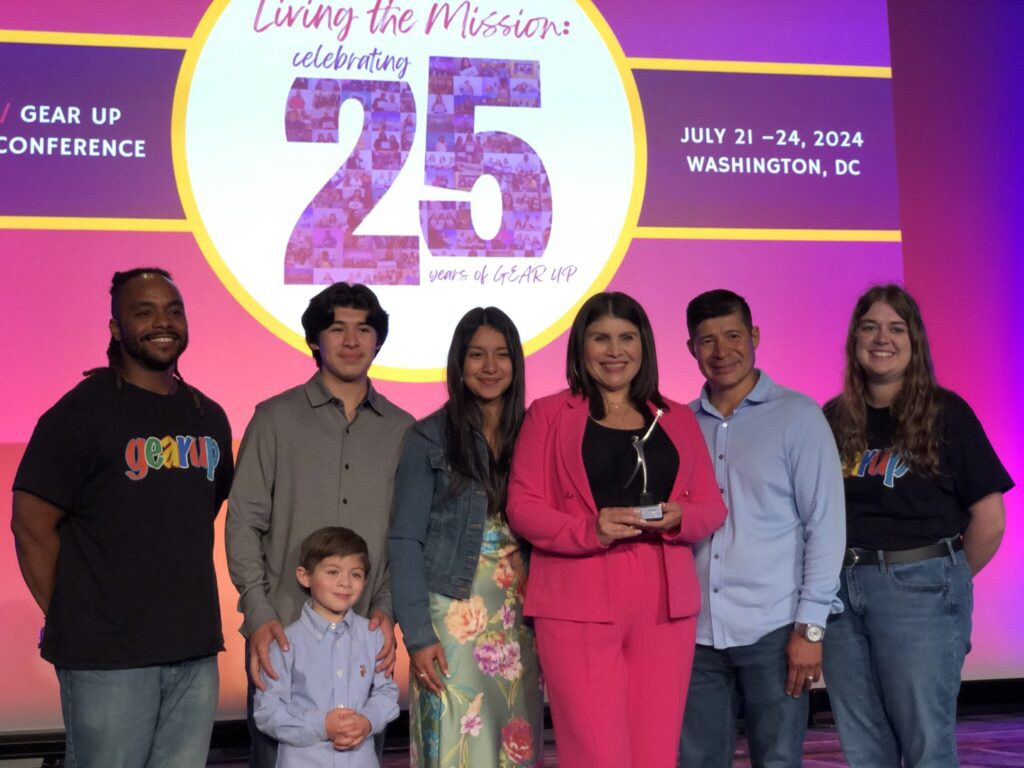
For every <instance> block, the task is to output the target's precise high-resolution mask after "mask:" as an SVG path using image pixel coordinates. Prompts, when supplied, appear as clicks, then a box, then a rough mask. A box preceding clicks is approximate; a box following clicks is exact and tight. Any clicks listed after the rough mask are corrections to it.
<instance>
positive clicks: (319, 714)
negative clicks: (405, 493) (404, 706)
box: [253, 527, 398, 768]
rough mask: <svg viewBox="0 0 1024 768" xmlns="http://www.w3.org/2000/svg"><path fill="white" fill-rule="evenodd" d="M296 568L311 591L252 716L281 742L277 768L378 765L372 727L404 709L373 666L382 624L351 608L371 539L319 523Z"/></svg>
mask: <svg viewBox="0 0 1024 768" xmlns="http://www.w3.org/2000/svg"><path fill="white" fill-rule="evenodd" d="M300 560H301V565H299V567H298V568H297V569H296V571H295V575H296V578H297V579H298V580H299V583H300V584H301V585H302V586H303V587H305V588H306V589H308V590H309V593H310V599H309V600H308V601H307V602H306V604H305V605H304V606H303V608H302V615H301V616H300V617H299V619H298V620H297V621H295V622H294V623H292V624H289V625H288V626H287V627H285V635H286V636H287V637H288V650H286V651H282V650H281V648H280V647H279V646H278V645H277V644H276V643H274V644H273V645H271V647H270V660H271V663H272V665H273V668H274V669H275V670H276V671H277V679H276V680H274V679H272V678H270V677H268V676H267V675H266V673H264V682H265V683H266V685H267V689H266V691H260V690H257V691H256V698H255V701H254V713H253V716H254V719H255V721H256V725H257V726H258V727H259V729H260V730H261V731H263V732H264V733H266V734H268V735H270V736H273V737H274V738H275V739H277V740H278V741H279V742H280V747H279V750H278V756H277V765H278V768H289V767H292V766H300V765H301V766H335V765H344V766H350V767H351V768H379V763H378V761H377V754H376V751H375V750H374V746H373V739H370V738H368V737H369V736H370V734H375V733H380V732H381V731H382V730H383V729H384V726H385V725H386V724H387V723H389V722H391V721H392V720H394V719H395V718H396V717H398V686H397V685H396V684H395V681H394V680H392V679H390V678H388V677H386V676H385V674H384V673H383V672H375V671H374V667H375V666H376V664H377V662H376V656H377V654H378V653H379V652H380V649H381V648H382V647H383V645H384V634H383V633H382V632H381V630H380V629H375V630H373V631H370V629H369V621H368V620H367V619H365V618H363V617H362V616H359V615H357V614H356V613H355V612H354V611H352V610H351V609H352V606H354V605H355V603H356V601H357V600H359V596H360V595H361V594H362V593H363V587H364V586H365V584H366V576H367V573H368V572H369V570H370V562H369V554H368V551H367V546H366V542H365V541H363V539H362V538H361V537H360V536H359V535H358V534H356V533H354V532H353V531H351V530H349V529H348V528H338V527H332V528H321V529H320V530H318V531H315V532H313V533H312V534H310V535H309V536H308V537H307V538H306V540H305V541H304V542H303V543H302V551H301V555H300Z"/></svg>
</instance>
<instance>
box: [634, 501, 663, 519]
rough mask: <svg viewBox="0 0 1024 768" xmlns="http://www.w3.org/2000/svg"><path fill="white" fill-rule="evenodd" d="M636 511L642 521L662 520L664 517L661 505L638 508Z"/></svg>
mask: <svg viewBox="0 0 1024 768" xmlns="http://www.w3.org/2000/svg"><path fill="white" fill-rule="evenodd" d="M636 510H637V512H639V513H640V519H641V520H648V521H650V520H661V518H662V517H663V516H664V515H663V513H662V511H661V504H647V505H645V506H642V507H637V508H636Z"/></svg>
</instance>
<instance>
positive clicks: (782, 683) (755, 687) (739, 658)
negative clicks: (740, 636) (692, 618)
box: [679, 624, 808, 768]
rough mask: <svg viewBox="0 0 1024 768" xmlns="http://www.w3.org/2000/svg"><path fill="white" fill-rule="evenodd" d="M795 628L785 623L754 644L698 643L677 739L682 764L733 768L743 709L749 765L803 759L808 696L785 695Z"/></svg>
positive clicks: (773, 767) (769, 766)
mask: <svg viewBox="0 0 1024 768" xmlns="http://www.w3.org/2000/svg"><path fill="white" fill-rule="evenodd" d="M792 632H793V625H792V624H787V625H786V626H784V627H780V628H779V629H776V630H775V631H774V632H769V633H768V634H767V635H765V636H764V637H762V638H761V639H760V640H758V641H757V642H756V643H754V644H753V645H744V646H739V647H737V648H725V649H723V650H716V649H715V648H712V647H710V646H707V645H698V646H697V649H696V651H695V653H694V656H693V674H692V675H691V676H690V691H689V693H688V694H687V697H686V715H685V717H683V735H682V737H681V738H680V740H679V765H680V766H682V768H732V761H733V755H734V754H735V751H736V717H737V716H738V715H739V713H740V711H741V710H742V711H743V716H744V720H745V722H746V726H747V742H748V744H749V747H750V762H751V765H753V766H754V767H755V768H762V767H763V768H789V766H799V765H800V764H801V759H802V758H801V756H802V754H803V745H804V733H805V732H806V730H807V707H808V695H807V692H806V691H804V693H803V694H802V695H801V696H800V697H799V698H793V697H792V696H787V695H786V678H787V676H788V674H789V663H788V661H787V659H786V645H787V643H789V638H790V635H791V634H792Z"/></svg>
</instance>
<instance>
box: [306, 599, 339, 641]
mask: <svg viewBox="0 0 1024 768" xmlns="http://www.w3.org/2000/svg"><path fill="white" fill-rule="evenodd" d="M299 621H300V622H301V623H302V626H303V628H304V629H305V630H306V631H307V632H309V634H311V635H312V636H313V638H314V639H315V640H316V641H317V642H318V643H319V642H322V641H323V639H324V638H325V637H327V636H328V635H330V634H335V635H340V634H341V633H342V632H344V631H346V630H351V629H352V611H351V610H348V611H346V612H345V615H344V616H343V617H342V619H341V621H328V620H327V619H325V618H324V617H323V616H321V615H320V614H319V613H317V612H316V611H314V610H313V601H312V600H307V601H306V602H305V604H304V605H303V606H302V615H301V616H300V617H299Z"/></svg>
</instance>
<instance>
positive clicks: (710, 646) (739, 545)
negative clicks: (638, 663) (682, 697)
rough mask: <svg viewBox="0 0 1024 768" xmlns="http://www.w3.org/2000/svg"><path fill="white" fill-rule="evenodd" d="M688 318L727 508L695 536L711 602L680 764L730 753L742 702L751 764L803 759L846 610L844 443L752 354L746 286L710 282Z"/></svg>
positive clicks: (694, 764)
mask: <svg viewBox="0 0 1024 768" xmlns="http://www.w3.org/2000/svg"><path fill="white" fill-rule="evenodd" d="M686 324H687V328H688V330H689V334H690V339H689V341H688V342H687V346H688V347H689V350H690V353H691V354H692V355H693V356H694V357H695V358H696V360H697V364H698V366H699V368H700V371H701V373H702V374H703V375H704V378H705V379H707V383H706V384H705V386H704V388H703V389H702V390H701V396H700V399H698V400H695V401H694V402H693V403H691V404H690V407H691V408H692V409H693V411H694V413H695V414H696V416H697V421H698V423H699V424H700V426H701V430H702V431H703V433H704V439H705V441H706V442H707V445H708V450H709V451H710V453H711V459H712V462H713V464H714V466H715V476H716V478H717V480H718V485H719V488H720V489H721V491H722V494H723V498H724V500H725V504H726V506H727V507H728V509H729V516H728V517H727V518H726V521H725V525H723V526H722V528H720V529H719V530H718V531H717V532H716V533H715V534H713V535H712V536H711V537H710V538H708V539H705V540H704V541H702V542H700V543H698V544H695V545H694V547H693V553H694V560H695V562H696V566H697V574H698V576H699V577H700V582H701V613H700V616H699V617H698V620H697V649H696V653H695V655H694V662H693V674H692V677H691V680H690V690H689V695H688V697H687V703H686V715H685V718H684V720H683V734H682V737H681V740H680V764H681V765H682V766H683V768H706V767H707V766H711V767H717V766H731V765H732V759H733V751H734V738H735V720H736V716H737V715H738V714H739V713H740V712H741V711H742V713H743V716H744V719H745V721H746V731H747V737H748V741H749V746H750V756H751V763H752V765H754V766H755V767H757V766H765V767H767V766H771V767H772V768H775V767H776V766H778V767H780V768H781V767H782V766H799V765H800V764H801V754H802V749H803V739H804V731H805V729H806V724H807V707H808V694H807V690H808V689H809V688H810V687H811V685H812V684H813V683H814V682H815V681H817V680H818V679H819V677H820V676H821V641H822V638H823V637H824V634H825V624H826V622H827V620H828V616H829V613H830V612H831V613H838V612H840V611H841V610H842V604H841V603H840V602H839V601H838V600H837V599H836V593H837V592H838V590H839V570H840V568H841V566H842V560H843V549H844V547H845V541H846V525H845V519H846V515H845V506H844V501H843V478H842V470H841V467H840V463H839V455H838V452H837V450H836V445H835V440H834V439H833V437H832V432H831V430H830V429H829V427H828V424H827V423H826V421H825V418H824V416H823V415H822V413H821V409H820V408H819V407H818V406H817V404H816V403H814V401H812V400H811V399H810V398H808V397H805V396H804V395H801V394H799V393H798V392H794V391H793V390H790V389H786V388H784V387H780V386H779V385H777V384H775V383H774V382H773V381H772V380H771V379H770V378H769V377H768V376H767V374H765V373H763V372H761V371H759V370H758V369H756V368H755V367H754V350H755V349H756V348H757V345H758V343H759V341H760V330H759V329H758V328H757V327H755V326H754V325H753V322H752V319H751V315H750V307H749V306H748V305H747V303H746V301H745V300H744V299H743V298H742V297H741V296H739V295H737V294H735V293H733V292H732V291H725V290H716V291H708V292H707V293H702V294H701V295H699V296H697V297H696V298H695V299H693V301H691V302H690V304H689V306H688V307H687V309H686Z"/></svg>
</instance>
